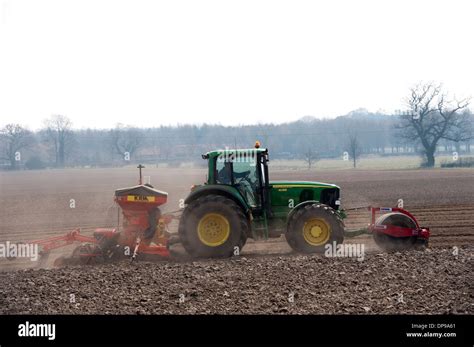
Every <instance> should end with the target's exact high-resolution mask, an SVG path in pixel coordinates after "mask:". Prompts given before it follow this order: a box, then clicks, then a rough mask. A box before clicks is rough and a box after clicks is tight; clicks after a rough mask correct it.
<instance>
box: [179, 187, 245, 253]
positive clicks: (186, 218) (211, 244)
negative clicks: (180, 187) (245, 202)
mask: <svg viewBox="0 0 474 347" xmlns="http://www.w3.org/2000/svg"><path fill="white" fill-rule="evenodd" d="M248 231H249V224H248V221H247V217H246V216H245V214H244V212H243V211H242V209H241V208H240V206H238V205H237V204H236V203H235V202H234V201H233V200H231V199H229V198H226V197H224V196H220V195H215V194H210V195H205V196H203V197H200V198H198V199H196V200H193V201H191V202H190V203H189V204H188V205H187V206H186V208H185V209H184V211H183V215H182V216H181V220H180V223H179V238H180V240H181V243H182V245H183V247H184V249H185V250H186V251H187V252H188V253H189V254H190V255H191V256H193V257H200V258H217V257H231V256H232V255H233V254H236V251H237V250H238V252H239V254H240V251H241V250H242V247H243V246H244V244H245V242H246V241H247V234H248Z"/></svg>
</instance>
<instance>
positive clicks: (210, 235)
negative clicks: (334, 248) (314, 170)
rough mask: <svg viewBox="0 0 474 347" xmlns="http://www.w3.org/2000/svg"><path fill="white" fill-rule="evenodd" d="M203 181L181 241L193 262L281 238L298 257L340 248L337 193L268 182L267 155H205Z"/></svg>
mask: <svg viewBox="0 0 474 347" xmlns="http://www.w3.org/2000/svg"><path fill="white" fill-rule="evenodd" d="M202 158H203V159H205V160H207V161H208V175H207V181H206V182H205V183H204V184H203V185H199V186H194V187H193V188H192V191H191V193H190V194H189V196H188V197H187V198H186V200H185V209H184V211H183V215H182V216H181V219H180V225H179V238H180V241H181V243H182V244H183V246H184V248H185V249H186V251H187V252H188V253H189V254H190V255H192V256H195V257H229V256H232V255H233V254H236V251H237V252H239V251H240V250H241V249H242V247H243V246H244V245H245V242H246V241H247V239H248V238H253V239H255V240H260V239H268V238H271V237H279V236H281V235H282V234H285V237H286V240H287V242H288V244H289V245H290V246H291V247H292V248H293V249H294V250H295V251H298V252H304V253H317V252H323V251H324V246H325V245H326V244H327V243H331V244H332V243H333V242H336V244H339V243H342V242H343V239H344V226H343V223H342V218H343V216H342V213H341V212H340V211H339V210H338V209H339V204H340V201H339V187H338V186H336V185H334V184H328V183H321V182H302V181H300V182H291V181H270V179H269V174H268V165H267V164H268V150H267V149H263V148H259V145H258V143H257V144H256V148H252V149H236V150H230V149H227V150H217V151H212V152H208V153H206V154H204V155H203V156H202Z"/></svg>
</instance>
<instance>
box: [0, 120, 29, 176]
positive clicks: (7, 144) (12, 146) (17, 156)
mask: <svg viewBox="0 0 474 347" xmlns="http://www.w3.org/2000/svg"><path fill="white" fill-rule="evenodd" d="M0 141H1V144H2V147H3V151H2V152H3V153H2V159H5V160H8V162H9V163H10V169H11V170H15V169H16V168H17V163H18V162H19V161H20V160H21V153H20V151H21V150H22V149H23V148H27V147H29V146H31V145H32V144H33V141H34V138H33V134H32V133H31V132H30V131H29V130H27V129H25V128H23V127H22V126H21V125H19V124H7V125H5V126H4V127H3V128H2V129H1V130H0Z"/></svg>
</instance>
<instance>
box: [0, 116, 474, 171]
mask: <svg viewBox="0 0 474 347" xmlns="http://www.w3.org/2000/svg"><path fill="white" fill-rule="evenodd" d="M63 118H64V117H63ZM56 121H57V120H56ZM64 122H65V120H64V119H61V124H59V125H58V124H52V125H51V126H50V127H49V128H45V129H43V130H40V131H38V132H33V133H32V132H28V143H27V144H26V145H24V146H22V147H21V149H19V150H18V151H14V150H13V149H12V148H8V147H5V146H8V143H7V142H5V141H3V142H0V146H1V147H0V148H1V150H2V153H6V152H8V150H9V151H10V154H9V156H8V155H7V156H6V155H4V156H3V157H2V161H1V165H2V167H3V168H8V167H11V160H9V158H10V159H11V158H12V155H13V154H15V153H16V154H18V153H20V156H19V160H17V165H16V168H23V167H25V168H30V169H35V168H42V167H55V166H119V165H126V164H130V163H138V162H142V163H153V164H159V163H168V164H170V165H178V164H179V163H182V162H190V161H192V162H196V163H198V162H201V161H202V160H201V154H202V153H205V152H207V151H210V150H213V149H218V148H225V147H229V148H235V147H237V148H249V147H252V146H253V145H254V143H255V141H256V140H259V141H260V142H261V144H262V146H263V147H268V148H269V150H270V155H271V158H272V159H303V160H308V157H309V156H311V157H313V159H321V158H335V157H340V156H342V155H344V152H349V153H351V152H350V146H351V144H350V138H352V139H354V138H356V140H357V143H358V144H357V150H358V155H364V154H379V155H398V154H402V153H403V154H407V153H408V154H414V155H415V154H417V153H418V152H419V151H420V150H421V148H420V146H419V145H417V144H416V143H413V142H408V141H407V140H406V139H405V138H404V137H402V136H400V133H399V130H397V129H396V124H397V122H398V117H397V116H396V115H385V114H382V113H370V112H368V111H367V110H365V109H359V110H356V111H353V112H351V113H349V114H348V115H345V116H340V117H337V118H335V119H316V118H313V117H304V118H302V119H300V120H298V121H295V122H289V123H284V124H278V125H275V124H257V125H242V126H222V125H208V124H204V125H199V126H198V125H178V126H160V127H157V128H147V129H142V128H135V127H129V126H124V125H117V127H115V128H114V129H109V130H93V129H85V130H74V129H73V128H72V126H71V123H70V122H69V121H66V124H65V123H64ZM52 123H54V122H52ZM61 127H62V128H63V129H61ZM60 136H61V137H60ZM470 149H471V146H470V143H469V142H462V143H461V142H453V141H447V140H441V141H440V142H439V145H438V151H448V152H449V151H457V152H458V153H465V152H470ZM17 159H18V158H17Z"/></svg>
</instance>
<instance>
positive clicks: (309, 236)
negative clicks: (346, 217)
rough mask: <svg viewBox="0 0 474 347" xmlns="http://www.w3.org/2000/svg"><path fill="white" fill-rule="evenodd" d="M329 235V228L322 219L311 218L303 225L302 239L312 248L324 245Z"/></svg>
mask: <svg viewBox="0 0 474 347" xmlns="http://www.w3.org/2000/svg"><path fill="white" fill-rule="evenodd" d="M330 235H331V227H330V226H329V224H328V223H326V221H325V220H324V219H321V218H313V219H310V220H308V221H307V222H306V223H304V226H303V237H304V239H305V240H306V242H308V243H309V244H310V245H312V246H321V245H324V244H325V243H326V242H327V241H328V240H329V236H330Z"/></svg>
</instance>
